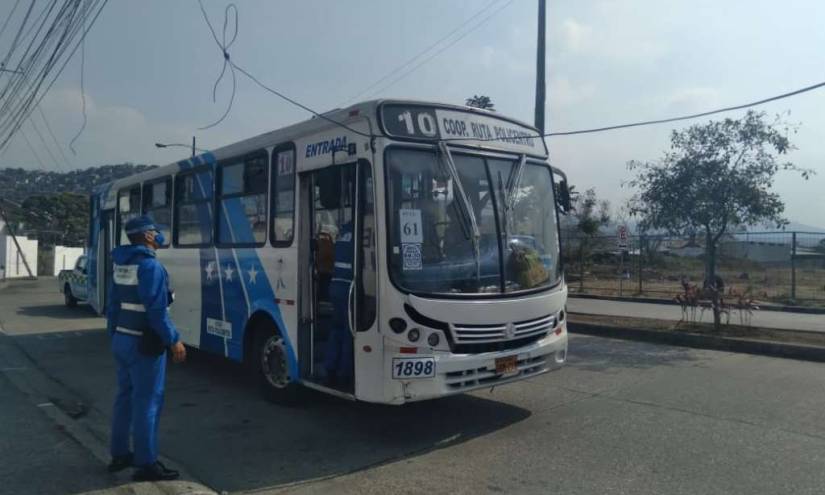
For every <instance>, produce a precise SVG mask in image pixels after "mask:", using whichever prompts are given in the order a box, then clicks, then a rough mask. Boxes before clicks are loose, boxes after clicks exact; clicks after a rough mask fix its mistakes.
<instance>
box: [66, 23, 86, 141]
mask: <svg viewBox="0 0 825 495" xmlns="http://www.w3.org/2000/svg"><path fill="white" fill-rule="evenodd" d="M85 74H86V39H85V38H84V39H82V40H80V109H81V112H82V113H83V124H81V126H80V129H78V130H77V134H75V135H74V137H73V138H72V140H71V141H69V149H70V150H71V151H72V154H73V155H75V156H77V151H76V150H75V149H74V143H75V141H77V139H78V138H79V137H80V135H81V134H83V131H84V130H85V129H86V122H87V120H88V118H87V117H86V86H85V83H84V82H83V81H84V79H85Z"/></svg>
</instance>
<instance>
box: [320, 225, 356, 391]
mask: <svg viewBox="0 0 825 495" xmlns="http://www.w3.org/2000/svg"><path fill="white" fill-rule="evenodd" d="M353 245H354V243H353V235H352V222H351V221H350V222H347V223H345V224H344V225H342V226H341V230H340V231H339V233H338V239H336V241H335V263H334V267H333V272H332V279H331V280H330V284H329V299H330V302H331V303H332V307H333V318H332V328H331V329H330V333H329V339H328V340H327V345H326V352H325V354H324V368H325V370H326V383H327V384H328V385H330V386H346V385H348V384H351V383H352V368H353V360H352V357H353V356H352V354H353V343H352V334H351V333H350V327H349V291H350V285H351V284H352V280H353V271H352V254H353Z"/></svg>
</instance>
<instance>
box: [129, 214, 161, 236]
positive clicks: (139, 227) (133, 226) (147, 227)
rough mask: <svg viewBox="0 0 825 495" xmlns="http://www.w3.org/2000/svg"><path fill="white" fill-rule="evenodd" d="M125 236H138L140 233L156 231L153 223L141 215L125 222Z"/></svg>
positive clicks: (146, 216) (147, 217)
mask: <svg viewBox="0 0 825 495" xmlns="http://www.w3.org/2000/svg"><path fill="white" fill-rule="evenodd" d="M123 228H124V229H125V230H126V234H127V235H131V234H140V233H141V232H149V231H152V230H158V228H157V226H156V225H155V221H154V220H152V217H150V216H149V215H141V216H139V217H136V218H133V219H131V220H129V221H128V222H126V225H124V226H123Z"/></svg>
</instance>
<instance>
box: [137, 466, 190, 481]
mask: <svg viewBox="0 0 825 495" xmlns="http://www.w3.org/2000/svg"><path fill="white" fill-rule="evenodd" d="M179 476H180V473H179V472H177V471H175V470H174V469H168V468H167V467H166V466H164V465H163V464H161V462H160V461H155V463H154V464H149V465H148V466H143V467H141V468H139V469H138V470H137V471H135V474H133V475H132V479H133V480H135V481H169V480H176V479H178V477H179Z"/></svg>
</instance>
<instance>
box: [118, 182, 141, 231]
mask: <svg viewBox="0 0 825 495" xmlns="http://www.w3.org/2000/svg"><path fill="white" fill-rule="evenodd" d="M117 212H118V226H117V230H118V232H120V235H119V236H118V243H117V245H118V246H125V245H127V244H129V237H127V236H126V231H125V230H124V229H123V226H124V225H126V222H128V221H129V220H131V219H133V218H135V217H139V216H140V185H136V186H134V187H132V188H130V189H123V190H121V191H120V192H118V194H117Z"/></svg>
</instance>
